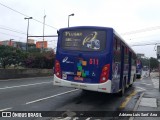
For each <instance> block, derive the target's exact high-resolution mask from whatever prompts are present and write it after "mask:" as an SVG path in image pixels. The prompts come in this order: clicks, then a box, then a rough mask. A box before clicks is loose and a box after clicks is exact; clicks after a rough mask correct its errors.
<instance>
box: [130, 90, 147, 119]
mask: <svg viewBox="0 0 160 120" xmlns="http://www.w3.org/2000/svg"><path fill="white" fill-rule="evenodd" d="M143 95H144V92H143V93H142V94H141V95H140V97H139V99H138V101H137V102H136V105H135V106H134V108H133V111H136V110H137V108H138V105H139V103H140V101H141V99H142V97H143ZM129 120H134V117H130V118H129Z"/></svg>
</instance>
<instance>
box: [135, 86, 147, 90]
mask: <svg viewBox="0 0 160 120" xmlns="http://www.w3.org/2000/svg"><path fill="white" fill-rule="evenodd" d="M136 88H138V89H141V90H146V89H144V88H141V87H136Z"/></svg>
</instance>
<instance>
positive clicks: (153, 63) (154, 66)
mask: <svg viewBox="0 0 160 120" xmlns="http://www.w3.org/2000/svg"><path fill="white" fill-rule="evenodd" d="M150 68H151V69H157V68H158V60H157V59H156V58H153V57H151V58H150Z"/></svg>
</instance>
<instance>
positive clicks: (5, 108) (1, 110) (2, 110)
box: [0, 108, 12, 112]
mask: <svg viewBox="0 0 160 120" xmlns="http://www.w3.org/2000/svg"><path fill="white" fill-rule="evenodd" d="M10 109H12V108H4V109H1V110H0V112H2V111H6V110H10Z"/></svg>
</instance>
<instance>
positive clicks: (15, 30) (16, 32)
mask: <svg viewBox="0 0 160 120" xmlns="http://www.w3.org/2000/svg"><path fill="white" fill-rule="evenodd" d="M0 29H3V30H8V31H12V32H16V33H20V34H24V35H26V33H23V32H20V31H16V30H12V29H8V28H3V27H0Z"/></svg>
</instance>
